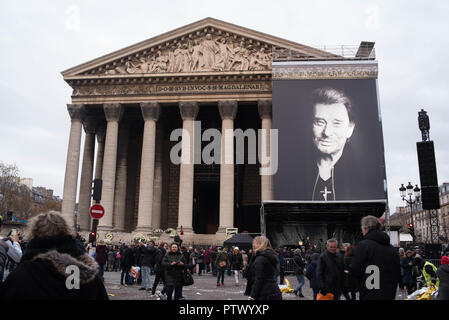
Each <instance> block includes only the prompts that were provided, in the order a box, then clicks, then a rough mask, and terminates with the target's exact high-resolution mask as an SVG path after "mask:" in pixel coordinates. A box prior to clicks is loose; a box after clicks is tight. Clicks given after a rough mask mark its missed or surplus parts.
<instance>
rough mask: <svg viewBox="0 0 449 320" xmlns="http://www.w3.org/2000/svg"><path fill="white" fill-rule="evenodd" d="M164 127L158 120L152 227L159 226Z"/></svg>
mask: <svg viewBox="0 0 449 320" xmlns="http://www.w3.org/2000/svg"><path fill="white" fill-rule="evenodd" d="M163 144H164V129H163V127H162V123H161V122H160V121H159V123H158V124H157V128H156V157H155V163H154V190H153V221H152V227H153V228H155V229H159V228H160V227H161V208H162V207H161V202H162V179H163V178H162V169H163V168H162V166H163V164H162V162H163Z"/></svg>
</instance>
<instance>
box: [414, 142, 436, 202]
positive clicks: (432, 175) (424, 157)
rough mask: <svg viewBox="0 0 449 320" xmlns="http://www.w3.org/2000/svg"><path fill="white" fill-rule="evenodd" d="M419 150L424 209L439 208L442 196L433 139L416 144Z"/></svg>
mask: <svg viewBox="0 0 449 320" xmlns="http://www.w3.org/2000/svg"><path fill="white" fill-rule="evenodd" d="M416 147H417V150H418V164H419V178H420V181H421V201H422V205H423V209H425V210H430V209H439V208H440V196H439V188H438V178H437V166H436V161H435V149H434V146H433V141H423V142H418V143H417V144H416Z"/></svg>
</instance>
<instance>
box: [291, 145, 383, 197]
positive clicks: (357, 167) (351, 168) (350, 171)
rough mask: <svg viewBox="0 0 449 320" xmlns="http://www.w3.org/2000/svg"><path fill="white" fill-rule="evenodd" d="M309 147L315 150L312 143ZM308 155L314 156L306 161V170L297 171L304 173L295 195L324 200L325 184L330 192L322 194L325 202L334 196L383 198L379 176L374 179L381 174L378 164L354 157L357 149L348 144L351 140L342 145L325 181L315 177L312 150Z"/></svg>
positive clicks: (314, 161)
mask: <svg viewBox="0 0 449 320" xmlns="http://www.w3.org/2000/svg"><path fill="white" fill-rule="evenodd" d="M310 148H311V149H310V150H315V146H313V145H311V146H310ZM311 154H313V155H315V156H314V157H313V160H312V162H310V165H309V169H304V170H301V173H303V174H304V177H303V178H304V179H303V180H302V181H304V182H303V183H301V184H304V188H305V190H304V191H303V192H304V193H302V194H300V195H299V196H301V195H302V197H300V199H302V198H304V195H307V197H306V199H304V200H309V201H310V200H316V201H324V187H325V186H328V188H327V192H332V193H329V194H327V196H326V197H327V200H328V201H332V200H334V199H335V200H337V201H344V200H348V201H349V200H363V199H385V197H386V195H385V191H384V185H383V179H381V178H378V177H383V176H384V173H383V172H382V168H383V167H382V166H380V165H379V166H378V167H369V166H367V164H366V163H365V162H363V161H361V160H360V157H358V156H357V154H358V152H357V149H355V148H354V147H353V146H351V141H349V142H348V143H347V144H346V146H345V148H344V150H343V154H342V156H341V158H340V159H339V160H338V162H337V163H336V164H335V166H334V169H333V177H331V178H330V179H329V180H327V181H323V180H322V179H321V178H320V177H319V176H318V168H317V164H316V159H317V156H316V152H315V151H314V152H311ZM379 161H380V160H379ZM376 172H377V174H376ZM317 178H318V179H317ZM367 181H369V188H367V186H366V182H367ZM314 191H315V193H314ZM299 192H301V190H299Z"/></svg>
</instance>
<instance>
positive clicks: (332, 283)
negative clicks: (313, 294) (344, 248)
mask: <svg viewBox="0 0 449 320" xmlns="http://www.w3.org/2000/svg"><path fill="white" fill-rule="evenodd" d="M317 279H318V288H319V289H320V290H321V292H322V293H324V292H325V293H328V292H330V293H332V294H333V295H334V296H335V297H336V298H337V297H339V296H340V295H341V292H342V289H343V279H344V263H343V258H342V257H341V255H339V254H333V253H330V252H329V251H328V250H326V251H325V252H323V253H322V254H321V255H320V258H319V260H318V269H317Z"/></svg>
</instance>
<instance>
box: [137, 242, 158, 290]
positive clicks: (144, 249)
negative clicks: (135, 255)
mask: <svg viewBox="0 0 449 320" xmlns="http://www.w3.org/2000/svg"><path fill="white" fill-rule="evenodd" d="M139 250H140V256H141V269H140V270H141V278H142V287H141V288H140V289H139V290H145V289H146V290H147V291H150V290H151V289H150V288H151V287H152V286H153V285H152V284H151V269H153V267H154V261H155V256H156V253H157V250H156V248H155V247H154V241H150V242H149V243H148V246H145V245H143V244H142V243H141V242H140V243H139Z"/></svg>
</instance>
